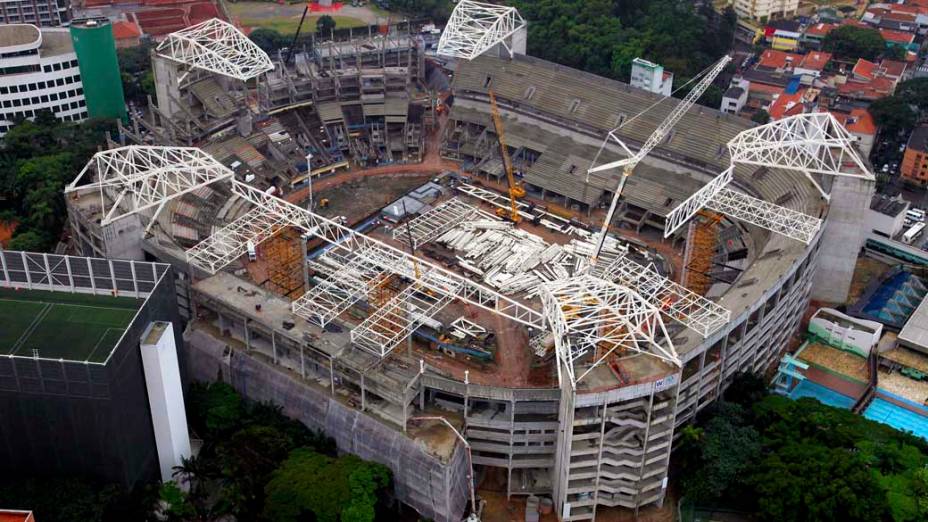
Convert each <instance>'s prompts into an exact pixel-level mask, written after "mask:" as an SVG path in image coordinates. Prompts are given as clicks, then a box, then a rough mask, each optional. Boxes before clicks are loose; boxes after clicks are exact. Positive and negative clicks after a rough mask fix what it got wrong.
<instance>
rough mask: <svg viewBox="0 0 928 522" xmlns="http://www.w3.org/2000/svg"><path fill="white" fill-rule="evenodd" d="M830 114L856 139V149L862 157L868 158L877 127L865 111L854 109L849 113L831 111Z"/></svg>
mask: <svg viewBox="0 0 928 522" xmlns="http://www.w3.org/2000/svg"><path fill="white" fill-rule="evenodd" d="M831 114H832V115H833V116H834V117H835V119H837V120H838V121H839V122H841V124H842V125H844V128H846V129H847V130H848V132H850V133H851V134H852V135H854V136H856V137H857V148H858V149H860V152H861V153H863V156H864V157H868V156H870V151H872V150H873V142H874V141H875V140H876V131H877V126H876V122H875V121H874V120H873V116H872V115H871V114H870V111H868V110H867V109H864V108H861V107H856V108H853V109H851V111H850V112H839V111H836V110H833V111H831Z"/></svg>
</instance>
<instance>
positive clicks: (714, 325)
mask: <svg viewBox="0 0 928 522" xmlns="http://www.w3.org/2000/svg"><path fill="white" fill-rule="evenodd" d="M594 275H598V277H601V278H602V279H605V280H607V281H615V282H616V283H618V284H620V285H622V286H626V287H628V288H631V289H632V290H634V291H635V292H636V293H637V294H638V295H640V296H641V297H642V298H643V299H644V300H645V301H647V302H648V303H649V304H650V305H651V306H653V307H655V308H656V309H658V310H660V311H661V312H662V313H663V314H665V315H666V316H667V317H669V318H670V319H672V320H674V321H676V322H678V323H680V324H682V325H683V326H686V327H687V328H690V329H691V330H693V331H695V332H696V333H698V334H699V335H701V336H703V337H709V336H710V335H712V334H713V333H715V332H716V331H718V330H719V329H720V328H722V327H723V326H725V325H726V324H728V322H729V321H730V320H731V312H730V311H729V310H727V309H725V308H724V307H722V306H721V305H719V304H716V303H714V302H712V301H710V300H709V299H706V298H705V297H703V296H701V295H699V294H697V293H695V292H692V291H690V290H689V289H687V288H686V287H685V286H683V285H680V284H678V283H675V282H674V281H671V280H670V279H668V278H666V277H664V276H662V275H661V274H659V273H658V272H657V271H656V270H654V269H653V268H651V267H645V266H641V265H639V264H638V263H636V262H634V261H632V260H631V259H629V258H627V257H624V256H622V257H619V258H618V259H616V260H615V261H613V262H612V264H610V265H608V266H605V267H604V268H603V269H602V270H601V271H599V273H598V274H594Z"/></svg>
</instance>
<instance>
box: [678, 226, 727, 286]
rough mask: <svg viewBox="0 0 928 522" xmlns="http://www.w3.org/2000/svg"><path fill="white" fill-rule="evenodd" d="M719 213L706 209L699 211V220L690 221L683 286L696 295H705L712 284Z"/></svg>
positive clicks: (684, 261)
mask: <svg viewBox="0 0 928 522" xmlns="http://www.w3.org/2000/svg"><path fill="white" fill-rule="evenodd" d="M721 221H722V216H721V214H717V213H715V212H710V211H707V210H703V211H700V213H699V220H698V221H691V222H690V234H689V235H688V237H687V239H686V255H685V256H684V260H683V263H684V266H685V270H684V273H683V286H685V287H687V288H689V289H690V290H692V291H693V293H696V294H698V295H706V292H708V291H709V287H711V286H712V277H711V276H710V275H709V272H710V271H711V270H712V260H713V259H714V258H715V249H716V246H717V245H718V239H719V222H721Z"/></svg>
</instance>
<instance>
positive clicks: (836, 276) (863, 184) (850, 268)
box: [812, 177, 875, 303]
mask: <svg viewBox="0 0 928 522" xmlns="http://www.w3.org/2000/svg"><path fill="white" fill-rule="evenodd" d="M874 190H875V185H874V182H873V181H867V180H863V179H860V178H849V177H837V178H835V180H834V184H833V186H832V190H831V208H830V209H829V211H828V219H827V220H826V221H825V232H824V234H823V236H822V247H821V253H820V255H819V260H818V263H819V267H821V270H818V271H817V272H816V274H815V281H814V284H813V287H812V298H813V299H818V300H821V301H826V302H829V303H843V302H844V301H846V300H847V296H848V291H849V290H850V287H851V279H852V278H853V276H854V266H855V265H856V264H857V254H858V253H859V252H860V249H861V247H862V246H863V244H864V241H865V240H866V238H867V233H868V232H869V231H868V230H866V226H865V224H864V221H865V216H866V215H867V212H869V210H870V200H871V199H872V198H873V192H874Z"/></svg>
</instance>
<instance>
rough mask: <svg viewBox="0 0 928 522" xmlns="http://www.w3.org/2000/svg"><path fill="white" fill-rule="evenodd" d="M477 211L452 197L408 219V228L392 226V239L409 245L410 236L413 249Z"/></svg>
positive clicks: (470, 216)
mask: <svg viewBox="0 0 928 522" xmlns="http://www.w3.org/2000/svg"><path fill="white" fill-rule="evenodd" d="M477 213H478V209H477V208H475V207H472V206H471V205H468V204H467V203H464V202H463V201H461V200H460V199H458V198H452V199H449V200H448V201H446V202H445V203H442V204H441V205H439V206H437V207H434V208H432V209H429V211H428V212H426V213H424V214H422V215H421V216H418V217H416V218H415V219H412V220H411V221H409V222H408V227H409V228H408V230H407V225H402V226H399V227H396V228H394V229H393V239H395V240H397V241H400V242H402V243H403V244H405V245H409V236H412V243H413V244H412V248H413V250H415V249H417V248H419V247H420V246H422V245H424V244H426V243H429V242H431V241H434V240H435V238H437V237H440V236H441V235H442V234H444V233H445V232H447V231H448V230H449V229H451V228H453V227H454V226H456V225H459V224H461V223H463V222H465V221H470V220H471V219H473V217H474V216H475V215H477Z"/></svg>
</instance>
